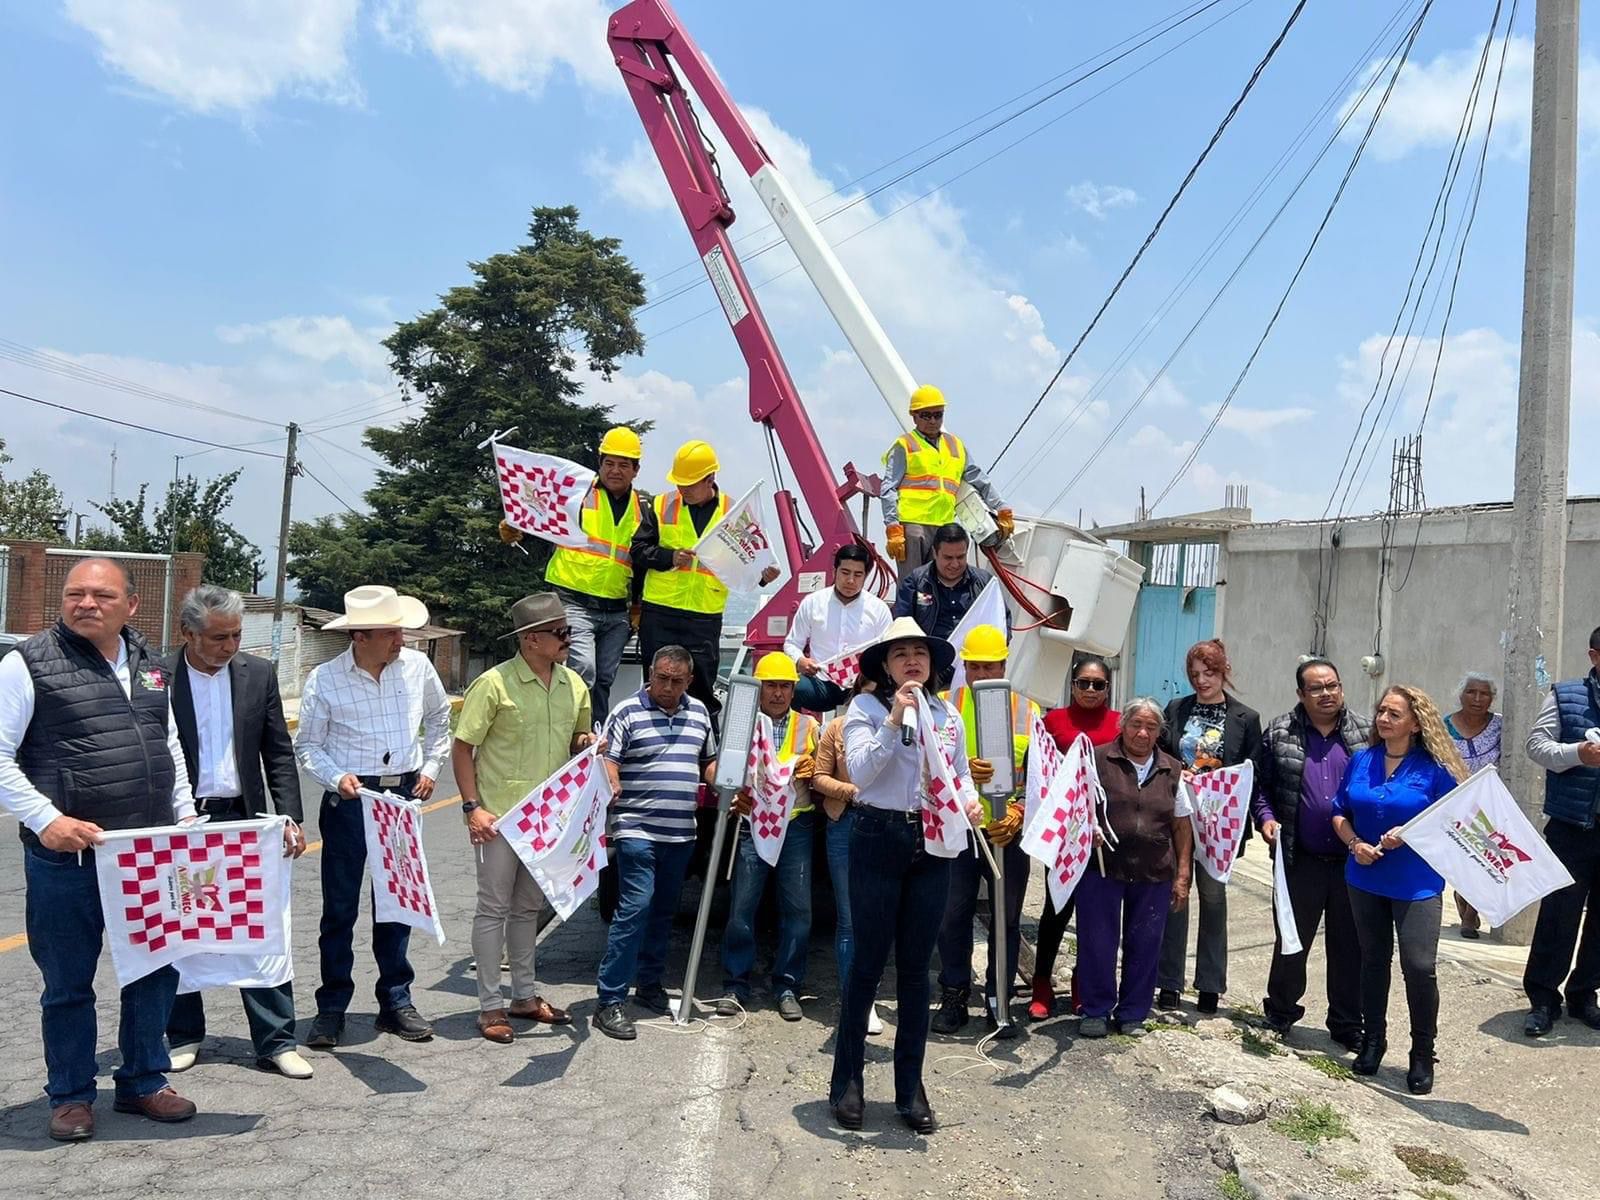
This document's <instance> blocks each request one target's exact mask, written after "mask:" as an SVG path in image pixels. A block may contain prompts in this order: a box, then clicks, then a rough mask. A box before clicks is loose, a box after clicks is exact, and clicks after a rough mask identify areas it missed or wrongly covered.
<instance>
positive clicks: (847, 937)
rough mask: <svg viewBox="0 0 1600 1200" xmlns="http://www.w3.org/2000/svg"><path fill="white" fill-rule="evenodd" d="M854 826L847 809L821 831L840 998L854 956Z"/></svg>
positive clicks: (851, 809)
mask: <svg viewBox="0 0 1600 1200" xmlns="http://www.w3.org/2000/svg"><path fill="white" fill-rule="evenodd" d="M855 826H856V810H855V809H854V808H847V809H845V810H844V812H843V813H842V814H841V815H840V817H839V819H838V820H837V821H829V822H828V828H827V829H826V831H825V832H824V836H825V837H826V838H827V843H828V875H829V877H830V878H831V879H832V880H833V912H834V918H833V956H834V958H835V959H837V960H838V963H839V995H840V998H841V999H843V996H844V985H845V981H846V980H848V979H849V978H850V960H851V959H852V958H853V957H854V956H855V933H854V932H853V930H852V928H851V925H850V831H851V830H852V829H854V828H855Z"/></svg>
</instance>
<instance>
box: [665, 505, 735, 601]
mask: <svg viewBox="0 0 1600 1200" xmlns="http://www.w3.org/2000/svg"><path fill="white" fill-rule="evenodd" d="M651 503H653V504H654V505H655V510H656V526H657V528H658V529H659V530H660V535H661V546H662V548H663V549H667V550H693V549H694V547H695V543H696V542H698V541H699V540H700V534H698V533H696V532H695V528H694V518H693V517H691V516H690V515H689V506H688V505H687V504H685V503H684V502H683V497H682V496H681V495H680V494H679V493H678V492H676V491H674V492H672V493H671V494H670V495H668V494H665V493H663V494H660V495H658V496H656V498H655V499H654V500H653V501H652V502H651ZM729 507H730V504H729V502H728V497H727V495H726V493H723V492H718V493H717V511H716V512H715V513H713V514H712V517H711V522H712V523H715V522H717V521H720V520H722V518H723V517H725V516H727V515H728V509H729ZM706 528H707V529H710V528H711V524H707V526H706ZM644 598H645V599H646V600H648V601H649V602H650V603H651V604H659V605H661V607H663V608H676V609H681V610H682V611H684V612H697V613H707V614H713V615H714V614H716V613H720V612H721V611H722V610H723V608H724V607H725V606H726V605H727V603H728V589H727V588H725V587H723V586H722V580H720V579H718V578H717V577H716V576H715V575H713V574H712V573H711V572H710V571H708V570H706V569H705V567H703V566H701V565H700V562H699V560H698V559H697V560H695V564H694V566H692V567H690V568H689V569H688V570H683V569H682V568H680V567H674V568H673V569H672V570H670V571H647V572H645V577H644Z"/></svg>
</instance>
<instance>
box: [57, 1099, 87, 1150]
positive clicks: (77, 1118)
mask: <svg viewBox="0 0 1600 1200" xmlns="http://www.w3.org/2000/svg"><path fill="white" fill-rule="evenodd" d="M50 1136H51V1137H53V1138H54V1139H55V1140H56V1141H58V1142H87V1141H88V1140H89V1139H90V1138H92V1137H93V1136H94V1109H92V1108H90V1107H89V1106H88V1105H87V1104H63V1105H62V1106H61V1107H60V1108H52V1109H51V1110H50Z"/></svg>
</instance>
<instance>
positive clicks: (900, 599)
mask: <svg viewBox="0 0 1600 1200" xmlns="http://www.w3.org/2000/svg"><path fill="white" fill-rule="evenodd" d="M993 578H994V576H993V575H992V574H991V573H990V572H988V571H985V570H984V569H983V568H982V567H974V566H971V565H969V566H968V567H967V573H966V574H965V575H963V576H962V577H961V578H960V579H959V580H957V581H956V583H955V585H954V586H947V585H946V584H945V583H944V581H943V580H941V579H940V578H939V574H938V564H936V563H932V562H925V563H923V564H922V565H921V566H920V567H918V568H917V569H916V570H914V571H908V572H907V573H906V574H905V575H903V576H901V578H900V586H899V588H898V589H896V591H895V595H894V604H893V605H892V606H891V609H890V611H891V612H892V613H893V614H894V615H895V616H897V617H911V618H912V619H913V620H915V621H916V623H917V624H918V625H920V626H922V631H923V632H924V633H926V634H927V635H928V636H929V637H932V638H947V637H949V636H950V634H951V633H952V632H954V631H955V627H956V626H957V625H959V624H961V618H962V617H964V616H966V615H967V610H968V609H969V608H971V607H972V606H973V605H974V604H976V603H977V602H978V597H979V596H980V595H982V594H983V589H984V588H986V587H988V586H989V581H990V580H991V579H993ZM1006 624H1007V626H1009V625H1010V624H1011V618H1010V616H1009V614H1008V615H1007V617H1006ZM957 649H960V647H957Z"/></svg>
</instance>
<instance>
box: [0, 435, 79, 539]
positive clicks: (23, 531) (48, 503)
mask: <svg viewBox="0 0 1600 1200" xmlns="http://www.w3.org/2000/svg"><path fill="white" fill-rule="evenodd" d="M10 461H11V455H9V454H7V453H6V441H5V439H4V438H0V537H11V538H18V539H23V538H26V539H28V540H30V541H41V542H55V543H60V542H61V541H63V540H64V537H65V530H64V529H63V526H62V522H63V521H64V520H65V519H66V512H67V498H66V497H65V496H64V495H62V494H61V489H60V488H58V487H56V485H55V481H54V480H52V479H51V478H50V476H48V475H46V474H45V473H44V472H43V471H40V470H38V469H35V470H33V471H30V472H29V473H28V474H26V475H24V476H22V478H20V479H9V478H7V477H6V474H5V466H6V464H7V463H9V462H10Z"/></svg>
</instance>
